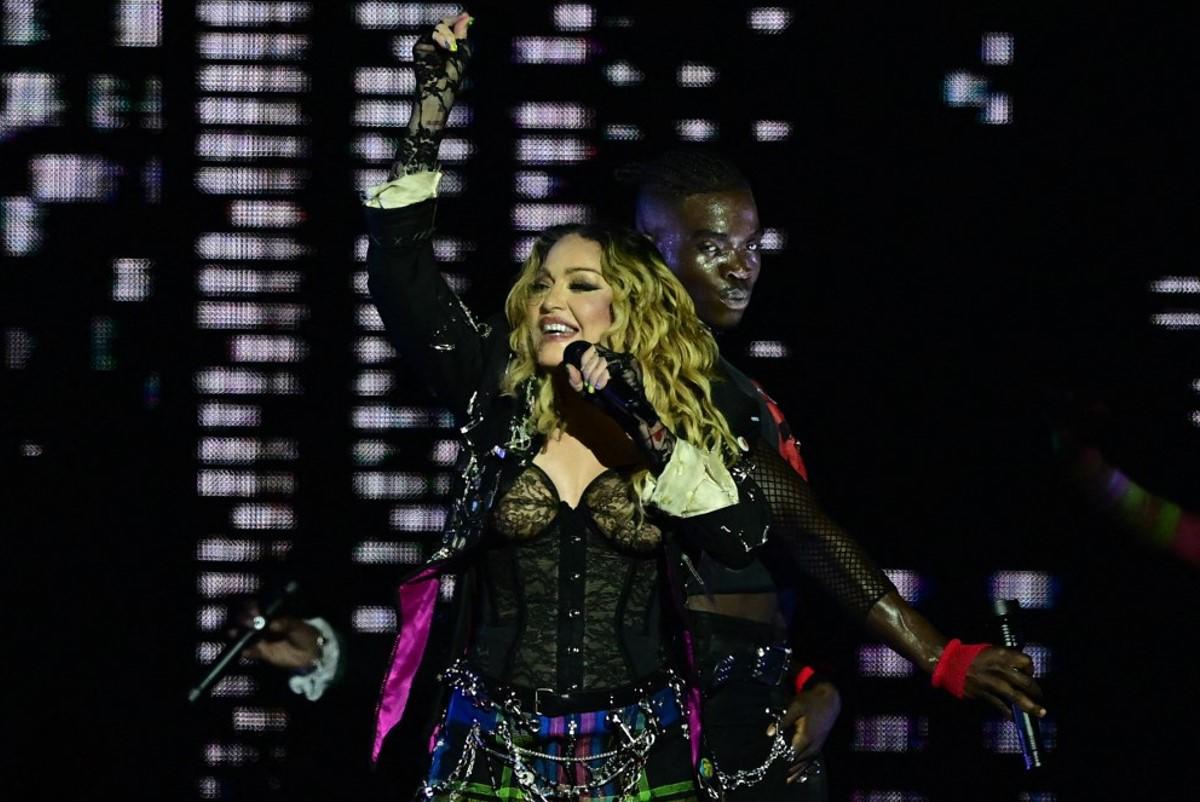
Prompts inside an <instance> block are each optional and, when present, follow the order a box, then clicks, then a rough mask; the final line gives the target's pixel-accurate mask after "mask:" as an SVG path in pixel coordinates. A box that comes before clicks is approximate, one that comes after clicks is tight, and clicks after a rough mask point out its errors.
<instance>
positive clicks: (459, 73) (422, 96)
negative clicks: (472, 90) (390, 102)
mask: <svg viewBox="0 0 1200 802" xmlns="http://www.w3.org/2000/svg"><path fill="white" fill-rule="evenodd" d="M470 60H471V44H470V43H469V42H468V41H467V40H466V39H463V40H460V41H459V42H458V43H457V49H456V50H454V51H453V52H451V51H447V50H445V49H444V48H441V47H438V46H437V45H436V44H435V43H434V41H433V35H432V34H431V33H430V32H426V33H425V34H424V35H423V36H421V38H420V39H418V40H417V43H416V44H415V45H414V46H413V71H414V73H415V74H416V80H417V96H416V98H414V100H413V108H412V116H411V117H409V120H408V130H407V131H405V133H404V136H403V137H401V139H400V142H399V143H398V145H397V146H396V159H395V161H394V162H393V163H392V169H391V172H390V173H389V177H390V178H393V179H394V178H398V177H400V176H402V175H412V174H414V173H421V172H427V171H434V170H437V166H438V158H437V157H438V147H439V145H440V144H441V141H442V134H443V133H444V131H445V128H446V124H447V122H448V120H449V118H450V109H451V108H453V106H454V100H455V98H456V97H457V96H458V94H459V92H460V91H461V89H462V84H463V79H464V77H465V76H466V71H467V64H468V63H469V62H470Z"/></svg>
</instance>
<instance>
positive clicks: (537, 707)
mask: <svg viewBox="0 0 1200 802" xmlns="http://www.w3.org/2000/svg"><path fill="white" fill-rule="evenodd" d="M543 693H544V694H546V695H548V696H558V694H556V693H555V692H554V689H553V688H534V689H533V714H534V715H535V716H545V715H549V714H547V713H543V712H542V694H543Z"/></svg>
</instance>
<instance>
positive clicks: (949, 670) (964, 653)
mask: <svg viewBox="0 0 1200 802" xmlns="http://www.w3.org/2000/svg"><path fill="white" fill-rule="evenodd" d="M991 646H992V645H991V644H990V643H967V644H964V643H963V642H962V641H960V640H959V639H958V638H955V639H954V640H952V641H950V642H949V643H947V644H946V646H945V648H943V649H942V654H941V656H940V657H938V661H937V666H936V667H935V668H934V669H933V677H932V678H931V679H930V682H931V683H932V684H933V687H935V688H945V689H946V690H947V691H948V692H949V693H950V694H951V695H952V696H955V697H956V698H958V699H961V698H963V690H964V689H965V688H966V684H967V669H968V668H970V667H971V663H973V662H974V661H975V658H976V657H978V656H979V653H980V652H982V651H983V650H984V649H990V648H991Z"/></svg>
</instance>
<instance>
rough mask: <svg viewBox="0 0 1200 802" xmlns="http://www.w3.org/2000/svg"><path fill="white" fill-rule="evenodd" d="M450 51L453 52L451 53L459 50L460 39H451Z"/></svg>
mask: <svg viewBox="0 0 1200 802" xmlns="http://www.w3.org/2000/svg"><path fill="white" fill-rule="evenodd" d="M450 52H451V53H457V52H458V40H457V39H451V40H450Z"/></svg>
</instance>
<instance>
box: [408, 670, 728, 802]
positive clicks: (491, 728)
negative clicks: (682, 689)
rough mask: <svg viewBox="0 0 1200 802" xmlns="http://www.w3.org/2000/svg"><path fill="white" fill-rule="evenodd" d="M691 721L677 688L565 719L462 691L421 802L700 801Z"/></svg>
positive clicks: (439, 735)
mask: <svg viewBox="0 0 1200 802" xmlns="http://www.w3.org/2000/svg"><path fill="white" fill-rule="evenodd" d="M684 720H685V717H684V714H683V711H682V709H681V708H680V704H679V700H678V697H677V695H676V692H675V690H674V689H673V688H670V687H667V688H664V689H662V690H660V691H657V692H655V693H653V694H651V695H649V696H648V697H647V699H646V700H645V701H644V702H643V703H642V704H640V705H631V706H629V707H622V708H617V709H615V710H611V711H610V710H601V711H591V712H586V713H574V714H570V715H563V716H540V715H527V716H517V715H513V714H512V713H510V712H509V711H506V710H503V709H501V708H499V707H498V706H497V705H494V704H491V703H489V702H483V703H480V702H478V701H476V700H475V699H474V698H472V697H471V696H470V695H469V694H467V693H465V692H464V691H463V690H461V689H459V688H457V687H456V688H454V689H453V690H452V692H451V695H450V701H449V704H448V705H447V709H446V715H445V718H444V719H443V722H442V725H441V726H440V727H439V729H438V731H437V732H436V733H435V735H434V749H433V754H432V762H431V764H430V771H429V776H428V778H427V780H426V783H425V787H424V789H423V791H422V793H421V794H418V796H417V798H418V799H422V800H438V801H439V802H441V801H442V800H444V801H445V802H458V801H459V800H463V801H464V802H465V801H466V800H516V801H517V802H542V800H546V799H571V800H577V802H633V801H634V800H637V802H650V800H661V801H662V802H676V801H678V802H700V801H701V800H703V799H706V797H705V796H704V794H703V792H702V791H700V789H699V786H698V785H697V783H696V779H695V773H694V769H693V766H692V760H691V748H690V743H689V741H688V739H687V737H686V736H685V734H684V732H685V730H684ZM648 730H653V731H654V732H653V737H652V741H651V742H650V743H649V745H648V748H647V739H648ZM638 744H640V745H641V748H639V747H638ZM514 756H516V758H517V759H515V760H514ZM614 767H616V769H617V770H616V771H614ZM604 780H607V781H606V782H605V781H604ZM572 788H573V789H574V790H572Z"/></svg>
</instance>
